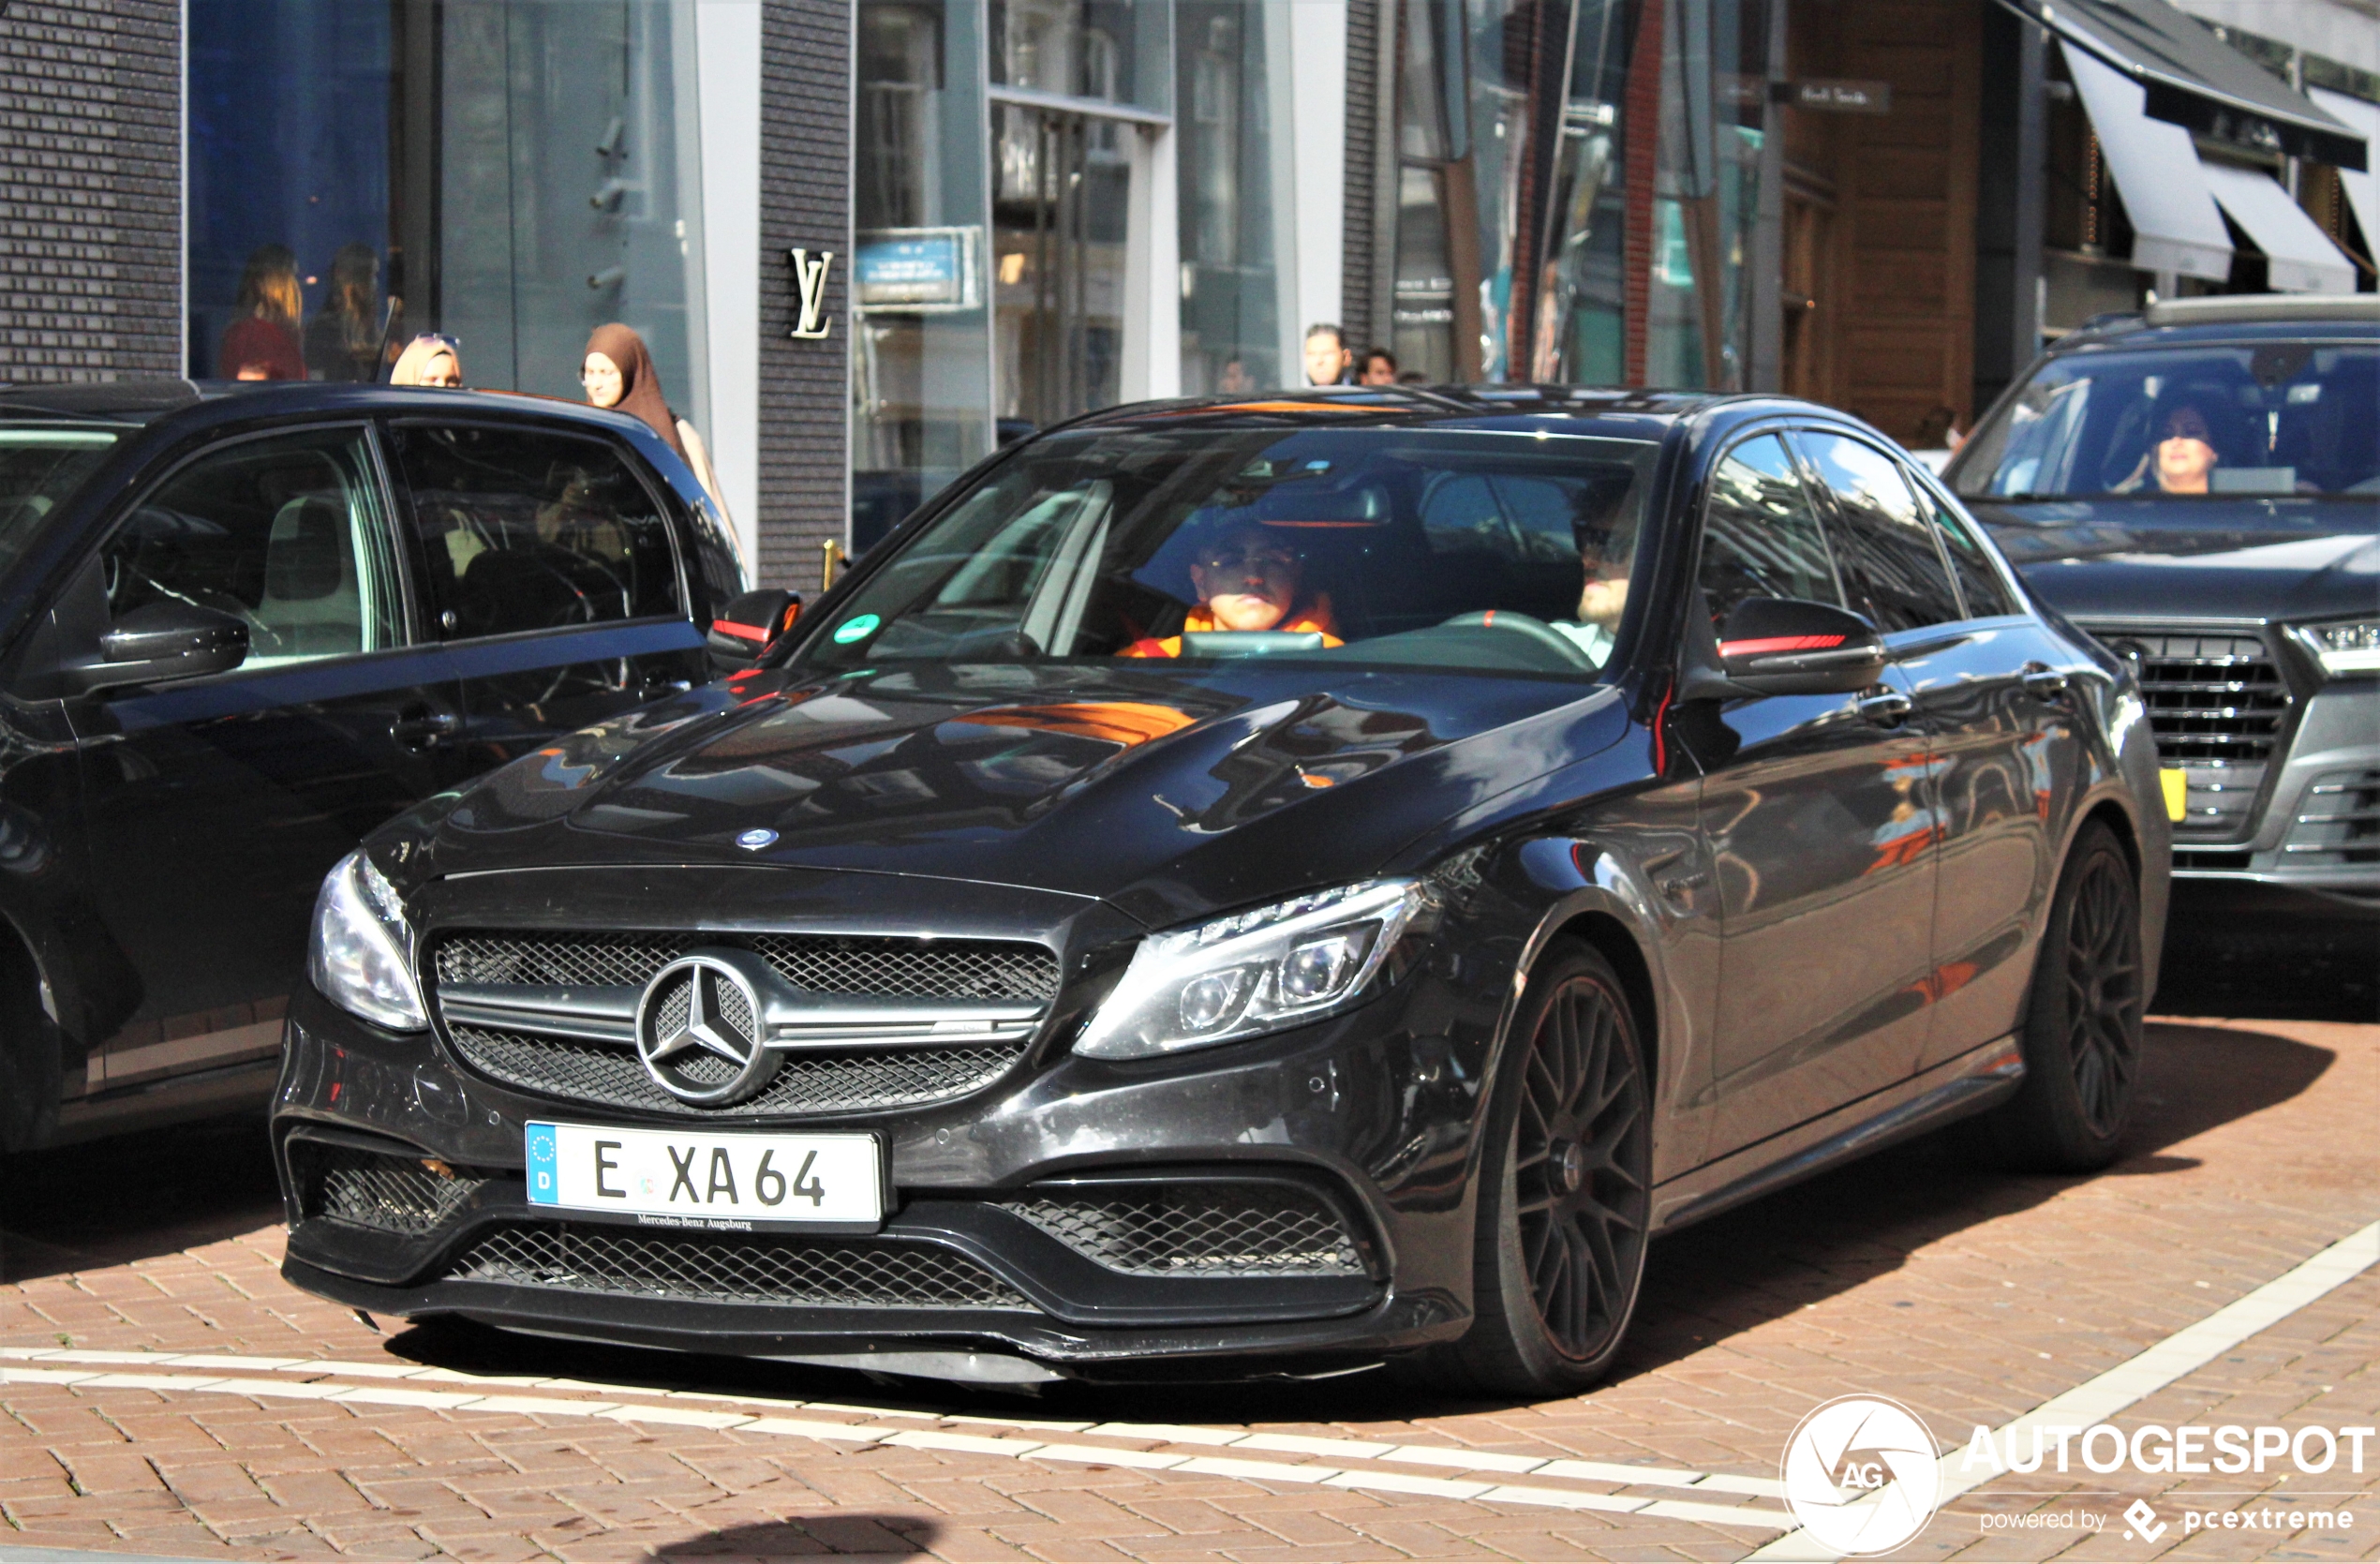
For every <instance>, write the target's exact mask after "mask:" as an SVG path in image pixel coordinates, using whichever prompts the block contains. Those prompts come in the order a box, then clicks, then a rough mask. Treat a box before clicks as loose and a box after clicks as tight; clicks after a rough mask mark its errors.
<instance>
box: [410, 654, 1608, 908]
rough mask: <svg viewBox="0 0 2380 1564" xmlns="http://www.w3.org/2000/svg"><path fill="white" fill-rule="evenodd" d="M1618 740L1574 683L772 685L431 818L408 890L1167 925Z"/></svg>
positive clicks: (910, 679)
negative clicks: (635, 895) (800, 891)
mask: <svg viewBox="0 0 2380 1564" xmlns="http://www.w3.org/2000/svg"><path fill="white" fill-rule="evenodd" d="M1626 726H1627V717H1626V715H1625V712H1624V710H1623V708H1622V703H1621V701H1620V700H1619V698H1618V694H1617V692H1616V691H1614V690H1613V689H1611V688H1609V687H1608V686H1583V685H1581V684H1579V683H1577V682H1576V681H1572V680H1560V679H1535V678H1491V677H1457V676H1450V675H1442V674H1432V673H1426V672H1423V673H1417V672H1414V671H1410V670H1390V671H1364V670H1358V669H1349V670H1346V671H1341V670H1335V669H1332V670H1322V669H1317V668H1315V667H1313V666H1311V665H1309V666H1307V667H1305V668H1302V669H1299V668H1290V667H1283V666H1279V665H1274V666H1270V667H1268V666H1264V665H1261V664H1257V663H1253V662H1251V663H1234V664H1224V665H1221V666H1219V667H1209V668H1205V669H1190V668H1183V669H1181V670H1179V671H1175V670H1165V671H1158V672H1151V671H1144V670H1142V669H1133V670H1129V671H1119V670H1111V669H1107V668H1103V667H1099V666H1096V665H1093V666H1089V667H1079V666H1067V665H1052V666H993V665H983V666H961V667H946V666H939V665H937V666H930V667H920V668H911V669H895V670H891V671H876V672H866V673H860V674H855V675H849V676H845V677H840V678H832V679H827V680H820V679H817V678H814V677H812V678H801V677H797V676H795V675H790V674H786V673H782V672H758V673H753V674H749V675H744V676H739V677H737V678H732V679H729V680H725V681H723V682H721V683H720V684H715V685H712V686H709V687H707V688H706V689H703V690H698V691H694V692H692V693H689V694H687V695H685V696H682V697H678V698H677V699H674V700H670V701H665V702H662V703H661V704H659V705H656V706H651V707H647V708H642V709H640V710H639V711H636V712H633V713H631V714H629V715H628V716H626V717H624V718H621V719H618V720H617V721H615V722H608V723H605V724H603V725H602V726H600V727H595V728H589V729H586V730H584V731H582V732H579V733H576V734H573V735H571V736H569V737H566V738H563V739H560V740H558V741H557V742H556V743H554V744H552V745H551V746H549V747H547V748H546V749H543V750H541V751H539V752H536V753H534V754H530V755H527V756H524V757H522V758H521V759H519V760H517V761H515V762H513V764H512V765H510V766H507V767H503V768H502V769H500V770H498V771H495V772H492V773H490V774H489V775H488V776H487V777H485V778H483V779H482V780H481V781H479V782H476V783H475V784H473V785H472V786H470V787H469V788H467V789H465V790H463V791H462V792H461V793H459V794H456V795H450V796H448V797H445V798H444V799H442V800H440V801H439V804H438V806H437V807H435V808H433V809H432V810H430V811H427V812H424V813H423V814H422V815H420V816H418V817H416V821H415V825H414V827H413V828H414V829H417V830H419V829H425V830H426V835H425V837H422V838H419V839H417V845H418V846H420V847H421V848H424V849H425V851H424V853H423V854H422V855H421V856H420V857H419V859H418V860H417V861H409V863H408V865H407V867H408V869H409V871H411V873H410V874H409V876H408V877H409V878H410V877H412V875H431V876H436V875H447V874H455V873H463V872H471V871H491V870H496V871H500V870H505V869H513V868H528V867H536V868H550V867H554V866H558V865H594V864H618V865H632V864H660V863H669V864H690V863H692V864H699V863H733V864H736V865H738V866H743V865H751V864H754V863H764V864H779V865H784V866H798V867H804V868H811V869H825V870H834V871H848V872H865V873H894V874H910V875H923V876H932V877H937V878H944V879H953V880H971V881H977V882H986V883H990V884H997V885H1008V886H1030V887H1034V888H1036V889H1044V890H1051V891H1058V892H1063V893H1068V894H1074V895H1080V896H1089V897H1098V898H1103V899H1107V900H1109V901H1113V902H1115V903H1116V904H1117V905H1119V906H1121V907H1123V910H1125V911H1126V912H1128V913H1130V914H1132V915H1133V916H1136V917H1138V918H1141V919H1143V920H1144V921H1146V922H1150V923H1152V924H1161V923H1164V922H1169V921H1174V920H1177V919H1179V918H1182V917H1186V916H1197V915H1198V914H1200V913H1203V912H1206V911H1210V910H1212V909H1215V908H1219V907H1227V906H1232V905H1245V904H1247V903H1249V902H1251V901H1260V900H1263V899H1266V898H1268V897H1270V896H1272V895H1273V894H1275V893H1281V894H1287V893H1288V892H1290V891H1294V890H1297V889H1301V888H1304V887H1307V886H1314V885H1318V884H1327V883H1331V882H1335V881H1342V880H1353V879H1360V878H1362V877H1364V876H1366V875H1368V874H1372V873H1376V872H1378V871H1379V869H1380V867H1381V865H1382V864H1383V863H1384V862H1386V861H1387V860H1388V859H1389V857H1390V856H1391V855H1392V854H1393V853H1394V852H1395V851H1396V849H1397V848H1399V847H1401V846H1403V845H1405V844H1406V843H1407V842H1412V841H1413V840H1414V839H1415V838H1417V837H1419V836H1421V835H1422V834H1423V833H1424V832H1425V831H1427V830H1429V829H1430V828H1431V827H1433V826H1435V825H1438V824H1439V823H1441V822H1443V821H1445V820H1447V819H1449V818H1450V817H1451V816H1453V815H1456V814H1458V813H1461V812H1465V811H1466V810H1468V809H1471V808H1472V807H1474V806H1475V805H1477V804H1479V803H1481V802H1484V801H1485V800H1487V799H1489V798H1492V797H1495V796H1496V795H1498V794H1500V793H1503V792H1506V791H1509V790H1510V789H1512V788H1515V787H1518V786H1520V785H1522V784H1524V783H1525V782H1529V781H1531V780H1532V779H1534V778H1537V777H1540V776H1542V775H1544V774H1545V773H1546V772H1548V771H1550V770H1553V769H1554V767H1557V766H1560V765H1563V764H1564V763H1566V762H1569V761H1571V760H1575V759H1578V758H1580V757H1582V756H1584V755H1586V754H1589V753H1592V752H1595V751H1597V750H1599V749H1602V748H1604V747H1607V746H1608V745H1610V744H1611V743H1612V742H1614V740H1615V739H1617V738H1618V737H1619V736H1620V734H1621V733H1622V732H1623V731H1624V730H1625V728H1626ZM407 857H408V859H409V860H413V859H414V855H413V853H411V852H410V851H409V852H408V854H407Z"/></svg>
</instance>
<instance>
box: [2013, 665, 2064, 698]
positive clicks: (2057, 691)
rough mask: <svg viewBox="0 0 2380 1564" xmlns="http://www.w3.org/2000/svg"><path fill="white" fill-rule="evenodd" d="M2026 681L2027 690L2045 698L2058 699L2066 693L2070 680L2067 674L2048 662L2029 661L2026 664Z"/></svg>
mask: <svg viewBox="0 0 2380 1564" xmlns="http://www.w3.org/2000/svg"><path fill="white" fill-rule="evenodd" d="M2024 683H2025V688H2026V690H2027V691H2028V692H2030V693H2032V694H2036V695H2039V696H2041V697H2042V698H2043V699H2044V700H2056V699H2057V698H2058V697H2060V695H2063V694H2064V693H2066V690H2067V684H2068V680H2067V678H2066V676H2065V674H2063V673H2061V672H2060V671H2059V670H2058V669H2056V668H2053V667H2051V666H2050V665H2049V664H2048V663H2026V664H2025V672H2024Z"/></svg>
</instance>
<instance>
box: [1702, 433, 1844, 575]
mask: <svg viewBox="0 0 2380 1564" xmlns="http://www.w3.org/2000/svg"><path fill="white" fill-rule="evenodd" d="M1701 579H1702V585H1703V595H1704V596H1705V597H1706V598H1708V599H1709V601H1710V608H1711V615H1712V618H1714V619H1717V620H1724V619H1725V618H1727V615H1728V612H1729V610H1731V609H1733V607H1734V606H1735V605H1736V604H1737V603H1741V602H1743V601H1744V600H1745V599H1746V598H1748V597H1782V598H1802V599H1806V600H1807V601H1809V602H1812V603H1832V604H1834V605H1836V606H1837V607H1840V606H1841V605H1842V602H1843V596H1842V593H1841V592H1840V591H1839V590H1838V589H1837V587H1836V582H1835V566H1834V561H1833V560H1832V559H1830V558H1829V556H1828V553H1827V548H1826V538H1825V533H1824V532H1823V530H1822V529H1821V528H1820V526H1819V523H1818V510H1817V507H1816V506H1814V505H1813V504H1811V502H1810V497H1809V492H1808V490H1807V489H1806V488H1804V487H1803V485H1802V480H1801V475H1800V473H1799V472H1798V471H1796V470H1795V469H1794V467H1793V463H1792V459H1791V458H1790V457H1788V456H1787V455H1786V454H1785V447H1784V445H1783V443H1782V442H1780V441H1779V440H1778V438H1777V437H1776V436H1775V435H1761V436H1758V437H1756V438H1754V439H1748V440H1746V441H1744V442H1743V443H1742V444H1741V445H1738V446H1736V447H1735V448H1734V449H1733V450H1731V451H1729V452H1728V453H1727V454H1725V455H1724V456H1721V457H1720V458H1719V461H1718V467H1717V468H1715V469H1713V470H1712V473H1711V483H1710V498H1709V499H1708V500H1707V501H1706V502H1705V506H1704V510H1703V563H1702V576H1701Z"/></svg>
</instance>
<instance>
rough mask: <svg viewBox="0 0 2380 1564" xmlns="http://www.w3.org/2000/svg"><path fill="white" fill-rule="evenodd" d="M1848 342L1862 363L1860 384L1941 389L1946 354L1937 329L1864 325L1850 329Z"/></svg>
mask: <svg viewBox="0 0 2380 1564" xmlns="http://www.w3.org/2000/svg"><path fill="white" fill-rule="evenodd" d="M1845 346H1846V347H1848V348H1849V349H1850V350H1851V353H1852V357H1853V358H1854V359H1856V360H1857V361H1858V363H1859V379H1860V381H1861V384H1862V385H1863V386H1864V387H1866V388H1867V389H1869V390H1872V391H1876V392H1885V391H1901V392H1907V393H1909V394H1910V395H1919V394H1921V393H1922V394H1925V395H1934V394H1936V393H1938V392H1939V391H1940V390H1941V383H1942V372H1943V364H1944V355H1943V352H1942V340H1941V335H1940V334H1939V333H1937V332H1934V331H1930V330H1922V329H1915V328H1912V329H1910V330H1906V331H1877V330H1873V329H1863V330H1857V331H1853V332H1851V333H1849V334H1848V338H1847V341H1846V343H1845Z"/></svg>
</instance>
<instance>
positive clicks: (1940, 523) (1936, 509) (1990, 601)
mask: <svg viewBox="0 0 2380 1564" xmlns="http://www.w3.org/2000/svg"><path fill="white" fill-rule="evenodd" d="M1910 486H1911V488H1914V489H1915V490H1916V491H1917V498H1918V499H1919V500H1921V501H1922V502H1923V503H1924V504H1925V507H1926V512H1927V513H1928V514H1931V515H1932V516H1933V518H1934V526H1935V527H1936V528H1937V529H1940V530H1941V536H1942V552H1943V553H1944V554H1945V555H1947V556H1949V558H1950V572H1951V573H1952V574H1953V575H1955V576H1956V577H1957V578H1958V592H1959V595H1960V596H1961V597H1964V598H1965V599H1966V600H1967V617H1968V618H1971V619H1988V618H1993V617H1994V616H1995V615H2000V614H2021V613H2023V612H2024V611H2025V610H2024V606H2023V605H2022V604H2021V603H2018V602H2017V601H2016V594H2015V593H2013V592H2011V591H2010V590H2009V589H2008V584H2007V582H2005V581H2003V580H2001V574H2000V572H1999V571H1997V570H1995V569H1993V568H1992V562H1991V557H1990V556H1989V555H1988V554H1986V552H1985V550H1984V545H1983V544H1982V543H1981V542H1979V541H1978V540H1977V537H1976V532H1975V524H1974V522H1973V521H1972V520H1971V519H1970V518H1969V517H1967V516H1964V515H1961V514H1958V512H1957V511H1956V510H1954V509H1952V508H1951V507H1950V506H1948V505H1945V504H1943V503H1942V502H1941V500H1940V499H1936V498H1935V497H1934V495H1933V494H1932V493H1931V492H1929V491H1928V490H1927V489H1926V485H1925V484H1911V485H1910Z"/></svg>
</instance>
